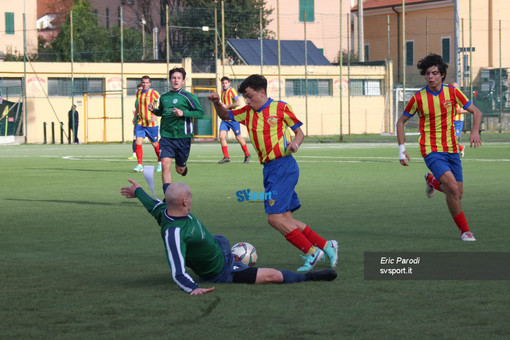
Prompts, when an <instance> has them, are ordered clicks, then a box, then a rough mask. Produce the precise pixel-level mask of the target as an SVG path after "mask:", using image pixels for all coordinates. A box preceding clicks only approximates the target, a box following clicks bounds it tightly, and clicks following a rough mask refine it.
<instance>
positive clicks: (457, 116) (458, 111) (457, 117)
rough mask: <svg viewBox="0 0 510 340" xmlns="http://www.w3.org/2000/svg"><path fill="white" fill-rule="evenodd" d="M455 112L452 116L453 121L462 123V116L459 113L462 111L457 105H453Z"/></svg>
mask: <svg viewBox="0 0 510 340" xmlns="http://www.w3.org/2000/svg"><path fill="white" fill-rule="evenodd" d="M455 110H456V112H457V113H455V115H454V116H453V121H457V120H460V121H463V120H464V114H463V113H461V112H460V111H461V110H462V108H461V107H460V105H459V104H457V105H455Z"/></svg>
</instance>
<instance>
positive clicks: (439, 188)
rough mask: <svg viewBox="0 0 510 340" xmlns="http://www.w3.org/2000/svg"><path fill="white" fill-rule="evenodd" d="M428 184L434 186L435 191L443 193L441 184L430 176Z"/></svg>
mask: <svg viewBox="0 0 510 340" xmlns="http://www.w3.org/2000/svg"><path fill="white" fill-rule="evenodd" d="M427 183H428V184H429V185H430V186H432V187H433V188H434V189H435V190H437V191H441V192H442V191H443V190H441V183H439V181H438V180H437V179H436V178H435V177H434V176H433V175H431V176H429V178H428V179H427Z"/></svg>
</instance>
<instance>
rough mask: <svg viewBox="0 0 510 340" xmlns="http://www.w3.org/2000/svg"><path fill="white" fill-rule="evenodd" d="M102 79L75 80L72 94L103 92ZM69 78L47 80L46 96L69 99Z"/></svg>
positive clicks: (70, 88) (70, 93)
mask: <svg viewBox="0 0 510 340" xmlns="http://www.w3.org/2000/svg"><path fill="white" fill-rule="evenodd" d="M104 89H105V86H104V78H75V79H74V94H75V95H76V94H84V93H102V92H104ZM72 94H73V93H72V86H71V78H48V96H54V97H58V96H62V97H71V95H72Z"/></svg>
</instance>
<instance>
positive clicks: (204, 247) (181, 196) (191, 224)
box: [120, 180, 337, 295]
mask: <svg viewBox="0 0 510 340" xmlns="http://www.w3.org/2000/svg"><path fill="white" fill-rule="evenodd" d="M128 181H129V182H130V183H131V186H129V187H123V188H121V191H120V193H121V194H122V195H123V196H125V197H126V198H134V197H136V198H138V199H139V200H140V202H142V204H143V206H144V207H145V209H147V211H148V212H149V213H150V214H151V215H152V216H153V217H154V218H155V219H156V221H158V223H159V225H160V226H161V237H162V238H163V243H164V245H165V255H166V258H167V263H168V264H169V265H170V269H171V272H172V279H173V280H174V282H175V283H176V284H177V286H178V287H179V288H180V289H182V290H183V291H184V292H186V293H188V294H190V295H202V294H205V293H209V292H212V291H213V290H214V289H215V287H212V288H201V287H200V286H199V285H198V284H197V283H196V282H195V281H194V280H193V278H192V277H191V276H190V275H189V274H188V273H187V271H186V267H188V268H191V270H193V272H195V274H197V275H198V276H199V278H200V280H201V281H202V282H210V283H247V284H262V283H295V282H302V281H333V280H334V279H335V278H336V277H337V274H336V272H335V271H334V270H332V269H327V270H323V271H319V272H316V271H311V272H308V273H306V274H300V273H293V272H291V271H288V270H276V269H272V268H255V267H248V266H247V265H246V264H244V263H242V262H237V261H235V260H234V257H233V255H232V252H231V250H230V244H229V241H228V240H227V239H226V238H225V237H224V236H222V235H216V236H213V235H212V234H211V233H210V232H209V231H208V230H207V229H206V228H205V226H204V225H203V223H202V222H200V221H199V220H198V218H197V217H196V216H194V215H192V214H191V213H190V211H191V190H190V188H189V187H188V186H187V185H186V184H184V183H173V184H172V185H171V186H170V187H168V189H167V190H166V192H165V201H166V204H165V203H163V202H161V201H156V200H154V199H152V198H151V197H150V196H149V195H147V194H146V193H145V191H144V190H143V189H142V188H141V187H140V185H139V184H138V183H136V182H135V181H133V180H128Z"/></svg>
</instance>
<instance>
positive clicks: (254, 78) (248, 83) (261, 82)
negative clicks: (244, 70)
mask: <svg viewBox="0 0 510 340" xmlns="http://www.w3.org/2000/svg"><path fill="white" fill-rule="evenodd" d="M247 87H251V88H252V89H253V90H255V91H259V90H262V89H264V91H266V92H267V79H266V77H264V76H263V75H260V74H252V75H251V76H249V77H248V78H246V79H245V80H243V82H242V83H241V85H240V86H239V88H238V90H237V92H239V93H241V94H243V93H244V91H245V90H246V88H247Z"/></svg>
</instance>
